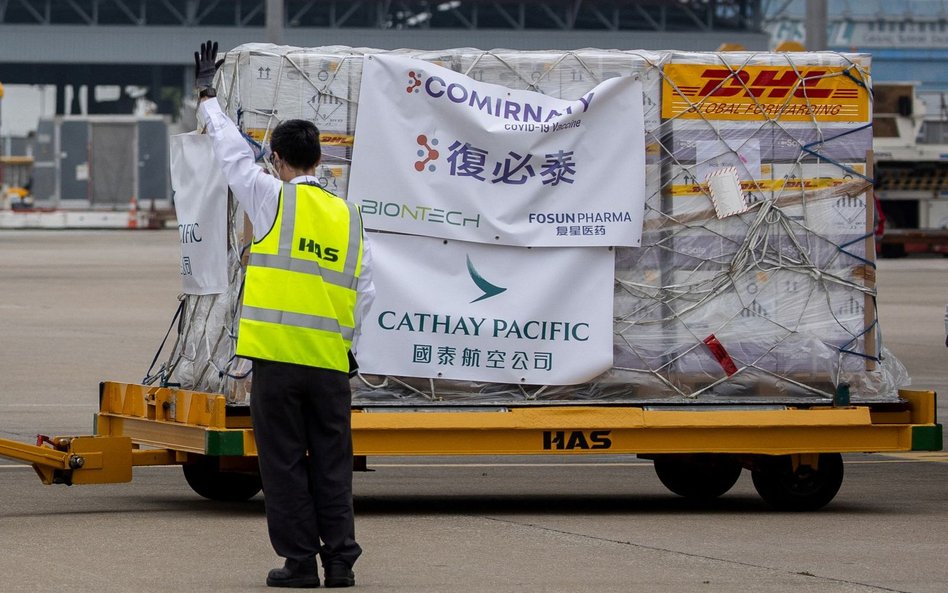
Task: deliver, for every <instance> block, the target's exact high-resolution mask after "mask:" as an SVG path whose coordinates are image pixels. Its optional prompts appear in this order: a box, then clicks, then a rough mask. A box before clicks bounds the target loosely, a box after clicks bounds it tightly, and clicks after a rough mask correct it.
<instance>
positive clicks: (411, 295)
mask: <svg viewBox="0 0 948 593" xmlns="http://www.w3.org/2000/svg"><path fill="white" fill-rule="evenodd" d="M370 239H371V241H372V258H373V263H372V270H373V271H372V277H373V280H374V282H375V285H376V289H377V296H376V299H375V303H374V304H373V306H372V310H371V311H370V313H369V315H368V317H367V318H366V319H365V320H364V321H363V325H362V337H361V339H360V341H359V365H360V368H361V371H362V372H363V373H368V374H379V375H398V376H407V377H431V378H444V379H462V380H472V381H488V382H496V383H523V384H534V385H572V384H577V383H582V382H584V381H588V380H590V379H592V378H593V377H595V376H597V375H599V374H601V373H603V372H605V371H606V370H608V369H609V368H610V367H611V366H612V294H613V274H614V269H615V258H614V251H612V250H610V249H608V248H606V247H601V248H575V247H564V248H548V249H526V248H523V247H505V246H497V245H482V244H478V243H468V242H461V241H444V240H441V239H432V238H429V237H413V236H404V235H388V234H380V233H373V234H372V236H371V238H370Z"/></svg>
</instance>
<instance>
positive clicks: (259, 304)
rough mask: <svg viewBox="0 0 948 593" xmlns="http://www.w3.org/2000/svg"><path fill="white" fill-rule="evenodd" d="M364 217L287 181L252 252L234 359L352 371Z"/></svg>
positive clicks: (326, 195) (316, 191)
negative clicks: (272, 216)
mask: <svg viewBox="0 0 948 593" xmlns="http://www.w3.org/2000/svg"><path fill="white" fill-rule="evenodd" d="M361 272H362V217H361V215H360V214H359V209H358V207H357V206H356V205H355V204H352V203H349V202H347V201H345V200H343V199H341V198H338V197H336V196H334V195H332V194H331V193H329V192H327V191H325V190H323V189H322V188H319V187H315V186H310V185H296V184H292V183H284V184H283V190H282V191H281V192H280V203H279V206H278V207H277V216H276V220H275V221H274V223H273V227H272V228H271V229H270V230H269V232H267V233H266V235H264V236H263V237H262V238H259V239H257V238H255V242H254V244H253V245H252V246H251V248H250V263H249V264H248V266H247V274H246V278H245V279H244V299H243V308H242V310H241V314H240V329H239V333H238V336H237V355H238V356H242V357H244V358H259V359H263V360H273V361H278V362H289V363H293V364H301V365H306V366H312V367H319V368H325V369H333V370H338V371H343V372H348V371H349V357H348V352H349V349H350V348H351V347H352V337H353V334H354V333H355V303H356V286H357V284H358V281H359V275H360V274H361Z"/></svg>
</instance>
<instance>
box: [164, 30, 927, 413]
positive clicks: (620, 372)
mask: <svg viewBox="0 0 948 593" xmlns="http://www.w3.org/2000/svg"><path fill="white" fill-rule="evenodd" d="M372 53H380V52H379V50H369V49H353V48H348V47H322V48H312V49H299V48H289V47H277V46H271V45H257V44H253V45H245V46H241V47H238V48H237V49H235V50H233V51H231V52H228V54H227V56H226V60H225V63H224V65H223V66H222V68H221V71H220V74H219V77H218V80H217V84H218V97H219V99H220V101H221V104H222V106H223V107H224V109H225V111H226V112H227V113H228V115H229V116H230V117H231V118H232V119H233V120H234V121H235V122H237V124H238V126H239V127H240V129H241V130H242V132H243V133H244V134H245V135H246V137H247V140H248V142H250V143H251V144H253V145H254V146H255V148H256V149H261V150H262V149H263V147H264V146H265V145H266V143H267V139H268V138H269V133H270V131H271V130H272V129H273V128H274V127H275V126H276V125H277V124H278V123H279V122H280V121H282V120H284V119H291V118H304V119H309V120H311V121H314V123H316V125H317V126H318V127H319V128H320V130H321V132H322V141H323V161H322V163H321V165H320V167H319V171H318V175H319V177H320V178H321V183H323V185H324V186H325V187H326V188H327V189H329V190H330V191H332V192H333V193H335V194H336V195H339V196H341V197H346V193H347V192H346V190H347V183H348V172H349V164H350V159H351V154H352V136H353V134H354V130H355V121H356V117H357V114H358V106H359V89H360V83H361V75H362V61H363V58H364V57H365V56H367V55H369V54H372ZM394 53H398V54H400V55H408V56H411V57H415V58H418V59H421V60H426V61H429V62H432V63H435V64H438V65H440V66H444V67H447V68H450V69H452V70H454V71H456V72H460V73H463V74H465V75H468V76H471V77H474V78H476V79H477V80H480V81H484V82H491V83H495V84H500V85H503V86H506V87H509V88H513V89H522V90H531V91H536V92H539V93H544V94H548V95H552V96H556V97H558V98H563V99H577V98H579V97H581V96H583V95H584V93H587V92H588V91H589V90H591V89H592V88H593V87H595V86H596V85H597V84H599V83H600V82H602V81H603V80H605V79H607V78H610V77H614V76H636V77H639V78H640V79H641V80H642V82H643V85H644V107H645V130H646V138H645V142H646V167H645V171H644V172H643V174H644V175H645V177H646V194H647V202H646V218H645V223H644V231H643V238H642V247H640V248H618V249H617V253H616V267H615V283H614V340H613V342H614V366H613V368H612V369H611V370H609V371H608V372H606V373H604V374H602V375H600V376H599V377H597V378H596V379H595V380H593V381H590V382H588V383H586V384H582V385H571V386H549V385H530V386H527V385H506V384H497V383H477V382H469V381H450V380H444V379H438V378H434V377H431V378H424V379H419V378H407V377H394V376H387V377H381V376H359V377H357V378H355V379H354V380H353V383H352V385H353V393H354V400H353V401H354V405H371V404H376V405H401V404H404V405H418V404H431V403H437V404H451V403H455V404H517V405H524V404H531V403H535V404H539V403H549V402H555V403H558V404H562V403H564V402H566V403H569V402H576V403H590V402H609V403H622V402H648V401H660V402H682V403H689V402H691V403H694V402H697V403H708V402H711V403H720V402H728V401H734V402H741V403H768V402H770V403H773V402H776V403H787V402H793V403H799V402H803V403H809V402H812V403H821V402H826V401H829V400H831V399H832V397H833V395H834V394H835V393H836V392H837V390H838V389H840V387H842V386H848V387H849V391H850V394H851V399H852V400H853V401H875V400H892V399H895V398H897V388H898V387H900V386H903V385H906V384H908V381H909V379H908V376H907V374H906V372H905V369H904V367H903V366H902V365H901V364H900V363H899V361H898V360H896V359H895V358H894V357H893V356H891V355H890V354H889V353H888V352H887V351H886V350H885V349H884V348H883V347H882V334H881V331H880V328H879V325H878V322H877V317H876V308H875V296H876V290H875V264H874V253H875V249H874V240H873V229H874V201H873V198H872V180H871V177H872V174H871V157H870V152H869V151H870V150H871V148H872V129H871V113H872V110H871V83H870V78H869V57H868V56H867V55H863V54H840V53H830V52H823V53H793V54H775V53H684V52H648V51H617V50H581V51H566V52H519V51H510V50H494V51H480V50H473V49H457V50H447V51H440V52H429V51H409V50H399V51H398V52H394ZM261 166H266V165H263V164H262V165H261ZM735 185H736V186H737V187H739V190H738V191H737V192H735V191H734V186H735ZM728 188H730V190H728ZM735 196H737V197H738V200H737V201H735ZM231 214H232V218H231V224H230V229H231V235H230V254H231V257H230V266H231V289H230V291H229V292H228V293H227V294H223V295H217V296H191V295H188V296H185V297H183V304H182V307H183V319H182V322H181V323H180V326H179V332H178V339H177V343H176V344H175V345H174V347H173V352H172V354H171V357H170V358H169V360H168V362H167V363H165V365H164V366H163V367H162V370H161V372H160V373H159V374H160V375H161V376H163V377H165V378H170V380H172V381H173V382H176V383H179V384H181V385H183V386H185V387H188V388H192V389H197V390H202V391H210V392H220V393H224V394H226V395H227V396H228V399H229V401H231V402H233V403H239V402H244V401H246V398H247V397H248V395H249V393H250V381H251V379H252V377H251V376H250V374H249V372H250V365H249V363H247V361H242V360H241V359H238V358H235V357H234V345H235V340H236V335H235V334H236V326H237V319H238V316H239V295H240V291H241V287H242V280H243V265H245V262H246V255H247V251H248V249H249V244H250V240H251V234H250V228H249V226H248V225H247V224H246V222H245V220H244V217H243V215H242V214H241V213H240V212H239V211H238V210H237V209H236V208H232V210H231ZM372 234H373V233H372V231H371V229H369V240H370V241H371V236H372ZM156 376H157V375H156Z"/></svg>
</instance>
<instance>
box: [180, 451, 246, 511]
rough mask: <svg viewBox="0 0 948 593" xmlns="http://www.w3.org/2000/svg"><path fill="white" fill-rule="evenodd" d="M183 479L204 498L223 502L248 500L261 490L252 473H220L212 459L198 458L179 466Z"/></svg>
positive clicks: (218, 467) (217, 465) (216, 460)
mask: <svg viewBox="0 0 948 593" xmlns="http://www.w3.org/2000/svg"><path fill="white" fill-rule="evenodd" d="M181 467H182V468H183V469H184V479H185V480H187V482H188V485H189V486H190V487H191V489H192V490H194V491H195V492H196V493H198V494H200V495H201V496H203V497H204V498H209V499H211V500H219V501H224V502H242V501H245V500H250V499H251V498H253V497H254V496H256V495H257V493H258V492H260V490H261V489H262V488H263V486H262V484H261V483H260V475H259V474H254V473H242V472H228V471H221V469H220V465H219V461H218V459H217V458H214V457H203V456H202V457H200V458H199V459H198V461H194V462H188V463H185V464H184V465H182V466H181Z"/></svg>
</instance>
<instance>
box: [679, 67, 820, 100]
mask: <svg viewBox="0 0 948 593" xmlns="http://www.w3.org/2000/svg"><path fill="white" fill-rule="evenodd" d="M826 73H827V71H826V70H810V71H803V72H802V73H801V74H802V76H800V75H798V74H797V73H796V72H795V71H793V70H786V71H784V72H781V71H780V70H762V71H760V72H758V73H757V76H756V77H754V80H753V81H751V75H750V72H747V71H746V70H738V71H736V72H732V71H731V70H728V69H726V68H707V69H706V70H705V71H704V72H702V73H701V78H703V79H706V80H707V82H705V84H704V86H703V87H701V90H699V91H698V92H697V96H698V97H708V96H710V97H738V96H740V97H768V98H774V99H779V98H782V97H786V96H787V94H789V93H790V91H791V90H793V96H794V97H797V98H810V99H828V98H829V97H830V95H832V93H833V89H818V88H815V87H816V86H817V85H819V84H820V82H821V81H822V80H823V76H825V75H826ZM794 88H795V89H796V90H794Z"/></svg>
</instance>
